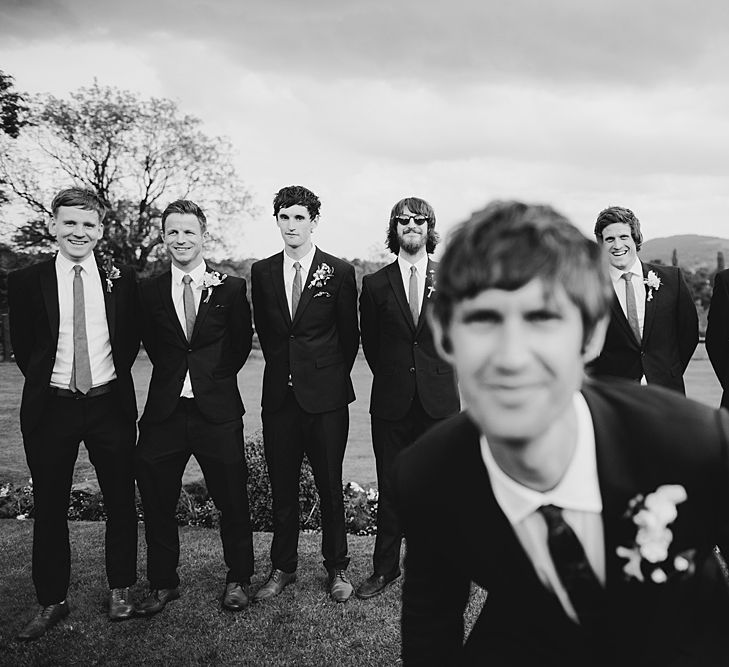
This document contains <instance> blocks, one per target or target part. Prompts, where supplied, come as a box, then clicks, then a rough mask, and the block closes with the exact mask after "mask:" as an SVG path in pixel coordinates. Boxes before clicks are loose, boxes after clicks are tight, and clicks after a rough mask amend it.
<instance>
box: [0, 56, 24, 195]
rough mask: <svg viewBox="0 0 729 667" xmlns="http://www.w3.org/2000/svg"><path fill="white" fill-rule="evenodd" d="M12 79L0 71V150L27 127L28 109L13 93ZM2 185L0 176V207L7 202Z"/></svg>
mask: <svg viewBox="0 0 729 667" xmlns="http://www.w3.org/2000/svg"><path fill="white" fill-rule="evenodd" d="M13 81H14V80H13V77H12V76H10V75H9V74H5V72H3V71H2V70H0V132H1V133H2V134H4V135H5V136H4V137H2V136H0V150H3V147H4V145H5V144H6V143H8V142H9V141H10V139H17V138H18V135H19V134H20V129H21V128H22V127H23V126H24V125H27V122H28V121H27V118H26V114H27V111H28V107H27V106H26V105H25V100H24V98H23V96H22V95H21V94H20V93H17V92H15V90H14V89H13V88H14V83H13ZM3 185H6V183H5V181H4V180H3V178H2V175H0V205H2V204H4V203H5V202H7V201H8V197H7V195H6V193H5V190H4V188H3Z"/></svg>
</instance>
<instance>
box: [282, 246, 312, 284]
mask: <svg viewBox="0 0 729 667" xmlns="http://www.w3.org/2000/svg"><path fill="white" fill-rule="evenodd" d="M315 252H316V246H315V245H313V244H312V246H311V250H309V252H307V253H306V254H305V255H304V256H303V257H302V258H301V259H293V258H291V257H289V256H288V255H287V254H286V251H285V250H284V251H283V260H284V271H292V270H293V268H294V263H295V262H298V263H299V264H301V268H302V270H303V272H304V275H303V277H304V278H306V276H307V275H308V274H309V269H310V268H311V263H312V262H313V261H314V253H315Z"/></svg>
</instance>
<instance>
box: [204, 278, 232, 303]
mask: <svg viewBox="0 0 729 667" xmlns="http://www.w3.org/2000/svg"><path fill="white" fill-rule="evenodd" d="M227 277H228V274H227V273H224V274H223V275H222V276H221V275H220V274H219V273H218V272H217V271H206V272H205V273H203V277H202V281H200V287H199V288H198V289H206V290H208V295H207V296H206V297H205V301H203V303H207V302H208V301H210V297H211V296H212V294H213V289H215V288H216V287H217V286H218V285H222V284H223V281H224V280H225V279H226V278H227Z"/></svg>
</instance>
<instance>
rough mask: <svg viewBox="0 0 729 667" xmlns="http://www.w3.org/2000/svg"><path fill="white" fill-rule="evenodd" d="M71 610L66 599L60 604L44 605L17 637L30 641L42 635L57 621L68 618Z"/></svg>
mask: <svg viewBox="0 0 729 667" xmlns="http://www.w3.org/2000/svg"><path fill="white" fill-rule="evenodd" d="M70 611H71V610H70V608H69V606H68V603H67V602H66V601H65V600H64V601H63V602H59V603H58V604H49V605H48V606H46V607H43V609H41V610H40V611H39V612H38V614H37V615H36V616H35V618H34V619H33V620H32V621H31V622H30V623H28V625H26V626H25V627H24V628H23V629H22V630H21V631H20V632H19V633H18V636H17V639H18V640H19V641H22V642H29V641H32V640H33V639H38V637H42V636H43V635H44V634H46V632H48V630H50V629H51V628H52V627H53V626H54V625H55V624H56V623H58V622H59V621H62V620H63V619H64V618H66V616H68V614H69V612H70Z"/></svg>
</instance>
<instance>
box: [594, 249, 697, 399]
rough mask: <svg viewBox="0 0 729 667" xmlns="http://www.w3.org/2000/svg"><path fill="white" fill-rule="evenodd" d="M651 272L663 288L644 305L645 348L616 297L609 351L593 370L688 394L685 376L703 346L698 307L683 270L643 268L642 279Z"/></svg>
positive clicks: (606, 351) (604, 350)
mask: <svg viewBox="0 0 729 667" xmlns="http://www.w3.org/2000/svg"><path fill="white" fill-rule="evenodd" d="M649 271H653V272H655V274H656V275H657V276H658V277H659V278H660V279H661V286H660V288H659V289H657V290H654V291H653V298H652V299H651V300H650V301H648V300H647V299H646V302H645V319H644V323H643V340H642V342H638V341H637V340H636V338H635V336H634V335H633V331H632V330H631V328H630V325H629V324H628V320H627V318H626V317H625V314H624V313H623V309H622V308H621V307H620V303H619V302H618V297H617V296H614V297H613V302H612V305H611V309H610V324H609V326H608V330H607V336H606V338H605V345H604V346H603V348H602V352H601V353H600V356H599V357H598V358H597V359H596V360H595V361H594V362H593V363H592V364H591V365H590V369H591V372H592V373H593V374H594V375H613V376H618V377H624V378H628V379H630V380H640V378H641V377H642V376H643V375H645V378H646V380H647V381H648V384H658V385H661V386H663V387H669V388H670V389H676V390H678V391H680V392H681V393H685V388H684V383H683V373H684V371H685V370H686V367H687V366H688V363H689V361H690V360H691V355H692V354H693V353H694V350H695V349H696V345H697V344H698V342H699V328H698V327H699V322H698V316H697V315H696V306H695V305H694V302H693V299H692V298H691V293H690V292H689V290H688V287H687V286H686V281H685V280H684V279H683V275H682V274H681V270H680V269H678V268H676V267H673V266H659V265H657V264H648V263H646V262H643V276H644V277H647V275H648V272H649ZM647 290H648V288H647V287H646V294H647Z"/></svg>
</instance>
